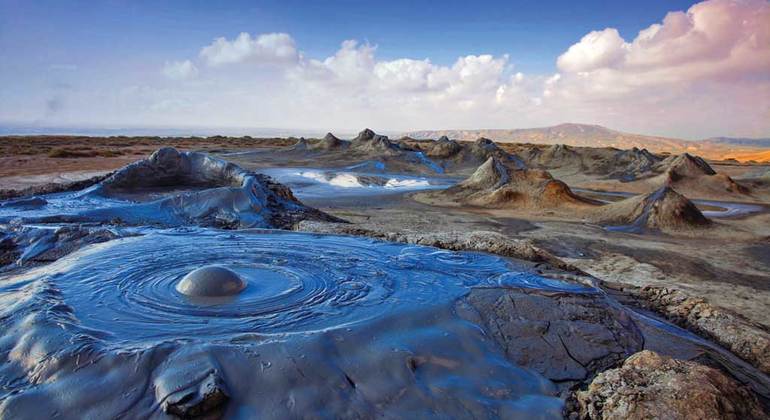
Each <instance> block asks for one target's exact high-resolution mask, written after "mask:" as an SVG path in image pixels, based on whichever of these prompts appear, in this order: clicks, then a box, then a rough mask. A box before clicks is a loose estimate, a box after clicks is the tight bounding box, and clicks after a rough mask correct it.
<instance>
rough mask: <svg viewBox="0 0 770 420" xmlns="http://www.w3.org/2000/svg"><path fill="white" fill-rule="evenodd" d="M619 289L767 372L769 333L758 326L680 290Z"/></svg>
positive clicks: (769, 347) (652, 288)
mask: <svg viewBox="0 0 770 420" xmlns="http://www.w3.org/2000/svg"><path fill="white" fill-rule="evenodd" d="M614 287H617V286H616V285H615V286H614ZM621 289H622V291H623V292H624V293H627V294H630V295H631V296H633V297H635V298H636V299H637V302H638V304H639V305H640V306H642V307H643V308H645V309H649V310H652V311H654V312H656V313H659V314H661V315H663V316H664V317H665V318H666V319H668V320H670V321H672V322H674V323H676V324H677V325H680V326H682V327H684V328H686V329H688V330H690V331H693V332H696V333H698V334H699V335H701V336H704V337H706V338H709V339H711V340H714V341H715V342H717V343H719V344H721V345H722V346H724V347H726V348H727V349H729V350H730V351H731V352H733V353H734V354H735V355H737V356H738V357H740V358H742V359H743V360H745V361H747V362H749V363H751V364H752V365H753V366H755V367H756V368H757V369H759V370H761V371H762V372H764V373H766V374H770V333H768V331H767V330H766V329H765V328H763V327H761V326H760V325H758V324H755V323H752V322H751V321H749V320H747V319H745V318H744V317H742V316H741V315H739V314H737V313H734V312H732V311H729V310H726V309H723V308H719V307H717V306H714V305H712V304H710V303H709V302H707V301H706V300H705V299H703V298H699V297H693V296H690V295H688V294H686V293H685V292H682V291H680V290H676V289H672V288H667V287H654V286H646V287H641V288H636V287H622V288H621Z"/></svg>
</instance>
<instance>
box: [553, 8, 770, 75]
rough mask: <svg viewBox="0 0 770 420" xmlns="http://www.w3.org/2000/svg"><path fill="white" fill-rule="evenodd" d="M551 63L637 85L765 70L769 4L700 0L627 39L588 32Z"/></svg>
mask: <svg viewBox="0 0 770 420" xmlns="http://www.w3.org/2000/svg"><path fill="white" fill-rule="evenodd" d="M557 65H558V67H559V69H560V70H562V71H563V72H565V73H578V74H579V73H585V72H589V73H590V72H596V73H597V75H598V76H601V77H604V78H611V77H618V76H622V75H626V76H630V75H633V76H634V77H636V78H637V80H638V79H639V78H642V79H643V80H641V82H642V83H640V84H647V83H649V84H658V83H660V82H669V83H670V82H680V81H695V80H699V79H704V78H717V77H726V78H730V79H740V78H745V77H746V76H752V75H754V74H758V73H766V72H767V70H768V68H769V67H770V3H768V2H766V1H764V0H745V1H736V0H711V1H705V2H702V3H698V4H696V5H694V6H692V7H691V8H690V9H689V10H687V12H671V13H668V14H667V15H666V17H665V18H664V19H663V22H662V23H656V24H653V25H651V26H649V27H648V28H646V29H643V30H642V31H640V32H639V34H638V35H637V37H636V38H634V39H633V40H632V41H631V42H626V41H625V40H624V39H623V38H621V37H620V35H619V34H618V31H617V30H616V29H613V28H607V29H604V30H603V31H594V32H591V33H589V34H587V35H586V36H584V37H583V38H582V39H581V40H580V42H578V43H576V44H575V45H572V46H571V47H570V48H569V49H568V50H567V51H566V52H565V53H564V54H562V55H561V56H559V58H558V60H557ZM612 72H615V73H617V74H615V75H613V74H612ZM583 76H585V75H583Z"/></svg>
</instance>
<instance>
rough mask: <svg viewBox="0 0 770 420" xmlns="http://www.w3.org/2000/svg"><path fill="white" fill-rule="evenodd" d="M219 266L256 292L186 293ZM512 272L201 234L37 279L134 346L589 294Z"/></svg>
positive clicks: (92, 253) (429, 256)
mask: <svg viewBox="0 0 770 420" xmlns="http://www.w3.org/2000/svg"><path fill="white" fill-rule="evenodd" d="M211 264H215V265H218V266H222V267H226V268H228V269H230V270H232V271H234V272H236V273H237V274H239V275H240V277H241V278H242V279H244V280H245V283H246V287H245V289H244V290H243V291H242V292H240V293H238V294H236V295H234V296H227V297H218V298H191V297H189V296H186V295H184V294H182V293H180V292H179V291H177V290H176V286H177V284H178V283H179V281H180V279H182V277H184V276H185V275H186V274H188V273H189V272H191V271H193V270H195V269H197V268H200V267H203V266H206V265H211ZM511 269H512V267H511V266H510V264H509V263H507V262H506V261H504V260H502V259H500V258H498V257H494V256H491V255H483V254H470V253H453V252H449V251H443V250H436V249H433V248H426V247H417V246H404V245H400V244H392V243H386V242H375V241H373V240H369V239H359V238H352V237H337V236H321V235H311V234H300V233H288V232H284V233H279V231H275V232H271V233H241V232H238V233H227V232H217V231H206V230H196V231H182V232H164V233H152V234H148V235H144V236H140V237H132V238H125V239H119V240H114V241H110V242H107V243H104V244H100V245H96V246H93V247H92V248H90V249H89V250H87V251H84V252H81V253H79V254H77V255H75V256H70V257H67V258H64V259H62V260H59V261H58V262H56V263H54V264H52V265H50V266H47V267H46V268H45V269H40V270H36V271H33V272H32V273H30V274H28V275H27V276H29V277H30V279H31V280H33V279H35V278H36V279H37V280H41V279H48V280H47V281H49V282H50V283H51V286H52V287H55V288H56V290H57V291H58V292H60V293H61V297H62V300H63V301H64V302H65V303H66V304H67V305H68V306H70V307H71V308H72V310H73V314H74V315H75V317H76V318H77V319H78V320H79V321H80V324H81V325H82V326H84V327H86V328H89V329H93V330H98V331H100V335H102V336H104V337H106V338H107V339H108V341H110V342H117V343H126V344H129V345H130V344H139V343H145V342H155V341H159V340H164V339H173V338H190V339H206V340H209V339H218V338H225V339H227V338H230V337H232V336H233V335H234V334H244V333H252V332H255V333H260V334H275V333H291V332H300V333H302V332H309V331H320V330H325V329H329V328H340V327H345V326H350V325H353V324H356V323H360V322H366V321H368V320H371V319H375V318H378V317H381V316H382V315H383V314H386V313H393V312H397V311H402V310H404V311H408V310H410V308H413V307H415V306H420V305H429V304H439V303H442V302H444V303H446V302H450V301H452V300H454V299H456V298H457V297H459V296H461V295H463V294H465V293H466V292H467V289H468V288H469V287H472V286H476V285H479V284H486V285H499V284H501V283H505V284H510V285H514V286H527V287H533V288H547V287H550V288H554V289H555V290H560V289H563V290H575V289H577V290H580V288H579V287H578V286H570V285H567V284H560V283H558V282H556V281H553V280H548V279H545V278H542V277H540V276H537V275H533V274H526V273H517V272H514V273H512V272H511V271H510V270H511ZM27 276H25V277H27ZM33 281H34V280H33Z"/></svg>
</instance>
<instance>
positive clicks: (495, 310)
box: [458, 288, 644, 391]
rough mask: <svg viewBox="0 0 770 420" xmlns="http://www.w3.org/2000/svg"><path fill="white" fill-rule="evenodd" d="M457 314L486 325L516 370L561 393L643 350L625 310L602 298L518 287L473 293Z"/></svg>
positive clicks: (486, 289) (593, 293) (642, 341)
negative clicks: (524, 370)
mask: <svg viewBox="0 0 770 420" xmlns="http://www.w3.org/2000/svg"><path fill="white" fill-rule="evenodd" d="M465 302H467V304H468V305H469V306H470V307H471V308H472V309H473V311H472V312H471V311H468V310H467V309H466V310H463V308H459V309H458V313H460V314H461V315H463V316H466V317H468V318H469V319H470V320H472V321H474V322H477V323H479V324H480V325H482V326H484V329H485V330H486V331H487V334H488V335H489V336H491V337H492V339H494V340H495V341H496V342H497V344H498V345H499V346H500V347H501V348H502V349H503V350H504V351H505V354H506V357H507V358H508V359H509V360H511V361H513V362H514V363H515V364H517V365H519V366H524V367H527V368H530V369H533V370H535V371H537V372H538V373H540V374H541V375H543V376H545V377H546V378H548V379H550V380H551V381H554V382H555V383H556V384H557V385H558V386H559V387H560V388H561V389H562V390H563V391H566V390H568V389H569V388H570V387H572V386H574V385H576V384H579V383H581V382H582V381H584V380H586V379H589V378H591V377H592V376H593V375H595V374H596V373H598V372H601V371H603V370H605V369H607V368H609V367H612V366H614V365H616V364H617V363H618V362H620V361H621V360H623V359H625V358H626V357H628V356H629V355H631V354H633V353H635V352H637V351H639V350H641V349H642V346H643V343H644V339H643V337H642V334H641V332H640V331H639V329H638V327H637V326H636V324H635V323H634V321H633V320H632V319H631V318H630V317H629V315H628V313H626V312H625V310H623V309H621V308H619V307H615V306H614V305H613V304H611V303H610V301H609V300H608V299H607V298H606V297H605V296H604V295H603V294H600V293H596V292H593V291H591V292H587V293H578V292H562V291H559V292H555V291H552V292H548V291H544V290H532V289H520V288H477V289H473V290H472V291H471V293H470V295H469V296H468V297H467V298H466V299H465Z"/></svg>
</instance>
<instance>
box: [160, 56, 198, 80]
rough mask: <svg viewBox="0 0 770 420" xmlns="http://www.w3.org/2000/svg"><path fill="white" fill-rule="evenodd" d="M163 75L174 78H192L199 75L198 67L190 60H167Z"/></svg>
mask: <svg viewBox="0 0 770 420" xmlns="http://www.w3.org/2000/svg"><path fill="white" fill-rule="evenodd" d="M163 75H165V76H166V77H168V78H169V79H172V80H185V79H192V78H195V77H196V76H198V68H197V67H195V64H193V63H192V61H190V60H184V61H167V62H166V63H165V64H164V65H163Z"/></svg>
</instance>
